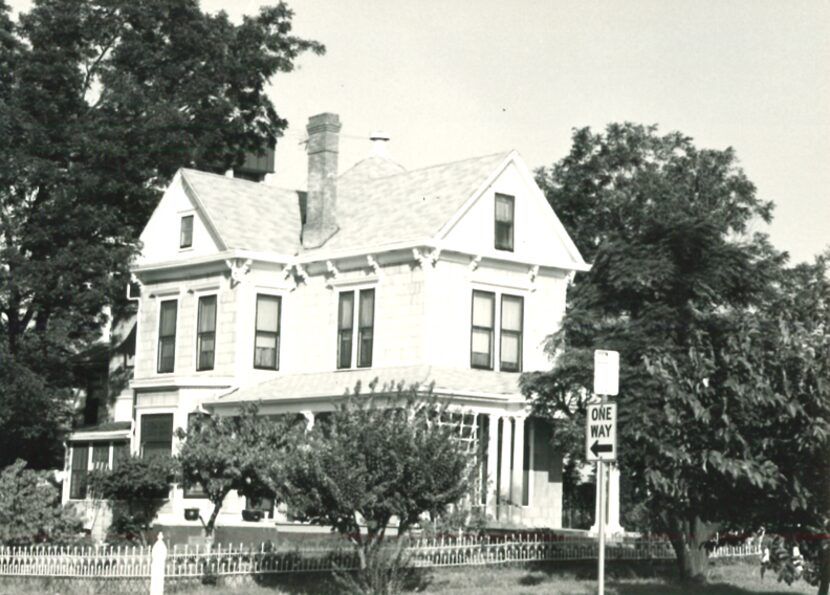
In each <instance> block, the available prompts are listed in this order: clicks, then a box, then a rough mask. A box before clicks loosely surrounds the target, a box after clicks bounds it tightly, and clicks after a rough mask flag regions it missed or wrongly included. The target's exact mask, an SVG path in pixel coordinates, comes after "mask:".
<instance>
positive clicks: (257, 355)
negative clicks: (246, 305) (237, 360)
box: [254, 294, 282, 370]
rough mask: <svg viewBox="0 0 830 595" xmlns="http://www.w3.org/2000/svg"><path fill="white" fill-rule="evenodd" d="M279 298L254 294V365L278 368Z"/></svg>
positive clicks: (269, 368) (272, 368)
mask: <svg viewBox="0 0 830 595" xmlns="http://www.w3.org/2000/svg"><path fill="white" fill-rule="evenodd" d="M281 309H282V308H281V299H280V298H279V297H277V296H273V295H260V294H257V296H256V329H255V337H254V367H255V368H262V369H265V370H277V369H279V353H280V310H281Z"/></svg>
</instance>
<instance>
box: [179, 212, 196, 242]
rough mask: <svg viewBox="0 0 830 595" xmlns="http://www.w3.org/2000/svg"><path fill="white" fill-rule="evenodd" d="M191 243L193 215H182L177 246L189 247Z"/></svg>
mask: <svg viewBox="0 0 830 595" xmlns="http://www.w3.org/2000/svg"><path fill="white" fill-rule="evenodd" d="M192 245H193V215H186V216H185V217H182V228H181V233H180V234H179V248H190V247H191V246H192Z"/></svg>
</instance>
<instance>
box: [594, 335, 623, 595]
mask: <svg viewBox="0 0 830 595" xmlns="http://www.w3.org/2000/svg"><path fill="white" fill-rule="evenodd" d="M619 378H620V354H619V353H618V352H616V351H607V350H604V349H597V350H596V351H594V394H596V395H601V396H602V400H601V401H600V402H599V403H592V404H590V405H588V411H587V413H588V416H587V420H586V421H587V424H586V428H585V459H586V460H587V461H596V463H597V490H598V492H599V493H598V495H597V504H598V509H599V512H598V514H599V519H597V528H598V529H599V544H598V546H599V555H598V556H597V558H598V560H597V565H598V568H597V593H598V594H599V595H605V509H606V507H607V503H606V497H605V462H606V461H615V460H616V459H617V405H616V403H608V402H607V399H606V396H607V395H611V396H615V395H616V394H617V393H618V392H619Z"/></svg>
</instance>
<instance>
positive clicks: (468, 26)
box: [12, 0, 830, 262]
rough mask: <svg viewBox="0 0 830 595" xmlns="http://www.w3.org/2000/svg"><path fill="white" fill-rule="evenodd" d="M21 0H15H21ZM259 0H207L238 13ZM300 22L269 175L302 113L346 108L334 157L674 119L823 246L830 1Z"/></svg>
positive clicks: (414, 153)
mask: <svg viewBox="0 0 830 595" xmlns="http://www.w3.org/2000/svg"><path fill="white" fill-rule="evenodd" d="M24 2H26V0H12V4H13V6H15V3H16V7H20V6H23V5H24V4H23V3H24ZM264 3H265V2H262V1H261V0H236V1H234V2H232V3H231V2H228V1H227V0H202V6H203V8H204V9H205V10H209V11H217V10H220V9H221V10H225V11H226V12H228V13H229V14H230V15H231V17H233V18H234V19H238V18H240V16H241V15H242V14H253V13H255V12H256V11H257V10H258V7H259V6H260V5H261V4H264ZM288 4H289V6H290V7H291V8H292V9H293V10H294V12H295V18H294V33H295V34H297V35H299V36H301V37H305V38H309V39H315V40H317V41H320V42H322V43H324V44H325V45H326V47H327V52H326V54H325V55H324V56H316V55H313V54H306V55H303V56H302V57H301V58H299V60H298V61H297V68H296V70H295V71H294V72H291V73H286V74H279V75H277V76H276V77H275V79H274V81H273V84H272V87H271V97H272V99H273V101H274V103H275V105H276V107H277V111H278V113H279V114H280V116H282V117H284V118H287V119H288V120H289V128H288V130H287V131H286V136H285V137H284V138H283V139H281V141H280V142H279V143H278V146H277V173H276V176H275V178H276V179H275V183H278V184H279V185H281V186H288V187H304V186H305V176H306V157H305V153H304V148H303V145H302V140H303V138H304V135H305V125H306V122H307V120H308V117H309V116H311V115H314V114H317V113H320V112H324V111H328V112H335V113H337V114H339V115H340V119H341V122H342V123H343V128H342V131H341V141H340V167H341V171H342V170H344V169H345V168H346V167H348V166H350V165H352V164H353V163H355V162H357V161H358V160H360V159H361V158H363V157H364V156H366V154H367V153H368V150H369V141H368V136H369V133H370V131H373V130H376V129H382V130H384V131H385V132H387V133H388V134H389V136H390V137H391V141H390V143H389V149H390V152H391V154H392V157H393V158H394V159H395V160H396V161H398V162H399V163H401V164H403V165H404V166H405V167H407V168H408V169H414V168H418V167H424V166H428V165H432V164H435V163H441V162H446V161H452V160H458V159H464V158H467V157H473V156H477V155H485V154H489V153H494V152H498V151H503V150H509V149H516V150H517V151H518V152H519V153H520V154H521V155H522V157H523V158H524V159H525V161H526V162H527V163H528V165H529V166H530V167H531V168H536V167H538V166H543V165H545V166H546V165H551V164H553V163H554V162H556V161H557V160H559V159H561V158H562V157H564V156H565V155H566V154H567V152H568V150H569V147H570V135H571V131H572V129H574V128H576V127H583V126H591V127H592V128H594V129H602V128H604V127H605V125H606V124H607V123H609V122H615V121H632V122H638V123H644V124H657V125H658V126H659V127H660V130H661V131H662V132H669V131H673V130H679V131H681V132H683V133H684V134H686V135H688V136H691V137H692V138H693V139H694V141H695V144H696V145H697V146H698V147H706V148H715V149H723V148H726V147H729V146H731V147H734V149H735V150H736V152H737V156H738V158H739V160H740V163H741V165H742V167H743V168H744V170H745V171H746V173H747V175H748V176H749V178H750V179H751V180H752V181H753V182H754V183H755V184H756V186H757V189H758V195H759V197H760V198H762V199H764V200H772V201H773V202H774V203H775V204H776V209H775V215H774V217H775V218H774V221H773V223H772V225H771V226H770V227H769V228H766V226H762V225H760V226H758V228H757V230H758V231H767V232H768V233H770V235H771V237H772V240H773V243H774V244H775V245H776V246H777V247H779V248H780V249H783V250H787V251H788V252H790V254H791V256H792V259H793V261H794V262H799V261H802V260H811V259H812V257H813V256H814V255H815V254H818V253H819V252H821V251H823V250H824V249H825V248H826V247H827V246H828V245H830V2H828V0H798V1H796V2H781V1H780V0H774V1H766V0H686V1H680V0H653V1H652V0H627V1H625V2H620V1H614V0H609V1H590V0H582V1H574V2H565V1H561V0H514V1H513V2H505V1H504V0H500V1H496V0H475V1H469V0H420V1H418V2H414V1H412V0H290V1H289V2H288Z"/></svg>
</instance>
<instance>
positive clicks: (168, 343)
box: [157, 300, 178, 374]
mask: <svg viewBox="0 0 830 595" xmlns="http://www.w3.org/2000/svg"><path fill="white" fill-rule="evenodd" d="M177 306H178V302H177V301H176V300H167V301H164V302H162V303H161V308H160V310H159V345H158V368H157V370H158V372H159V374H161V373H165V372H172V371H173V369H174V368H175V365H176V308H177Z"/></svg>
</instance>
